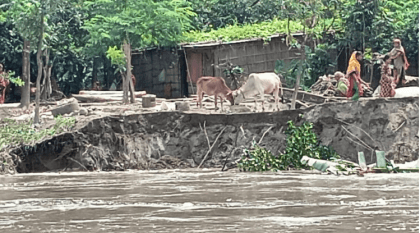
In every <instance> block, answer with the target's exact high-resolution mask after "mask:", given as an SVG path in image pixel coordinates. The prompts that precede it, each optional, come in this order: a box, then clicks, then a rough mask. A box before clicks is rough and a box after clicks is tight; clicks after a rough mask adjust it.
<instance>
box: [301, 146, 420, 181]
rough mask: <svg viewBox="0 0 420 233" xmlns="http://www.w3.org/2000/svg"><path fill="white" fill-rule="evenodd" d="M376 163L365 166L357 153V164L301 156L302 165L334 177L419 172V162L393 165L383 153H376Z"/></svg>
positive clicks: (361, 157) (363, 160)
mask: <svg viewBox="0 0 420 233" xmlns="http://www.w3.org/2000/svg"><path fill="white" fill-rule="evenodd" d="M376 158H377V163H374V164H371V165H368V166H366V164H365V158H364V156H363V153H359V164H357V163H353V162H351V161H346V160H342V159H338V160H333V161H328V160H322V159H313V158H309V157H308V156H303V157H302V159H301V162H302V164H306V165H307V166H309V167H311V168H313V169H316V170H318V171H321V172H327V173H328V174H334V175H352V174H358V175H362V176H363V174H364V173H398V172H419V160H418V159H417V160H416V161H412V162H407V163H405V164H394V161H393V160H391V161H388V160H387V159H386V158H385V153H384V152H383V151H376Z"/></svg>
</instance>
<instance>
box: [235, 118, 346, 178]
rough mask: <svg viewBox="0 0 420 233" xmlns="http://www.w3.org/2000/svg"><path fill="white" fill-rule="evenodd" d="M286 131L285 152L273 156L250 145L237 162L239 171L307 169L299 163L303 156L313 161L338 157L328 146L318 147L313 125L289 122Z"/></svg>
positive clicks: (265, 150)
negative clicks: (296, 124)
mask: <svg viewBox="0 0 420 233" xmlns="http://www.w3.org/2000/svg"><path fill="white" fill-rule="evenodd" d="M287 123H288V128H287V130H286V135H287V140H286V143H287V145H286V152H285V153H284V154H280V155H279V156H274V155H273V154H272V153H271V151H269V150H267V149H265V148H261V147H260V146H258V145H256V143H255V142H253V144H252V149H251V150H245V151H244V155H243V156H242V158H241V159H240V160H239V162H238V168H239V169H240V170H241V171H260V172H263V171H277V170H286V169H288V168H295V169H301V168H307V166H306V165H304V164H302V163H301V162H300V161H301V159H302V157H303V156H308V157H310V158H314V159H323V160H336V159H339V158H340V156H339V155H338V154H337V153H336V152H335V150H334V149H333V148H331V147H329V146H325V145H320V143H319V140H318V137H317V136H316V134H315V133H314V132H313V131H312V129H313V124H312V123H308V122H304V123H303V124H302V125H301V126H298V127H297V126H295V124H294V123H293V121H289V122H287Z"/></svg>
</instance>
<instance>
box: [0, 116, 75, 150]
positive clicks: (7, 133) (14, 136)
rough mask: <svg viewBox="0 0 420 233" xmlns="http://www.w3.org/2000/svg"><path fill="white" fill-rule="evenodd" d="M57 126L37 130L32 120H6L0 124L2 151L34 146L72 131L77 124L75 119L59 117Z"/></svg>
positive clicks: (56, 121)
mask: <svg viewBox="0 0 420 233" xmlns="http://www.w3.org/2000/svg"><path fill="white" fill-rule="evenodd" d="M54 120H55V124H54V125H53V126H52V127H50V128H47V129H36V128H34V127H33V124H32V120H30V121H27V122H17V121H15V120H11V119H4V120H3V121H2V122H1V123H0V150H1V149H2V148H3V147H5V146H16V145H21V144H29V145H31V144H34V143H35V142H36V141H38V140H41V139H43V138H45V137H51V136H53V135H55V134H59V133H62V132H67V131H70V130H71V129H72V128H73V127H74V125H75V123H76V119H75V118H74V117H69V118H65V117H62V116H57V117H55V118H54Z"/></svg>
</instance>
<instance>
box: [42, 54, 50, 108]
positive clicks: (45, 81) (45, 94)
mask: <svg viewBox="0 0 420 233" xmlns="http://www.w3.org/2000/svg"><path fill="white" fill-rule="evenodd" d="M44 56H45V65H44V67H43V68H42V71H43V73H44V79H43V80H42V88H41V99H42V100H47V99H48V97H49V94H50V93H49V88H48V83H51V82H49V80H48V79H49V77H48V67H49V64H48V63H49V60H50V56H49V52H48V49H46V50H45V51H44Z"/></svg>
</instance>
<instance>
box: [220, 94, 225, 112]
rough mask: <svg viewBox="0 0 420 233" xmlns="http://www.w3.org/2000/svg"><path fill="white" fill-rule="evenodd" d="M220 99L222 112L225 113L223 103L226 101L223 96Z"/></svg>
mask: <svg viewBox="0 0 420 233" xmlns="http://www.w3.org/2000/svg"><path fill="white" fill-rule="evenodd" d="M219 97H220V106H221V107H220V108H221V110H222V112H223V101H224V99H223V97H222V96H219Z"/></svg>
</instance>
